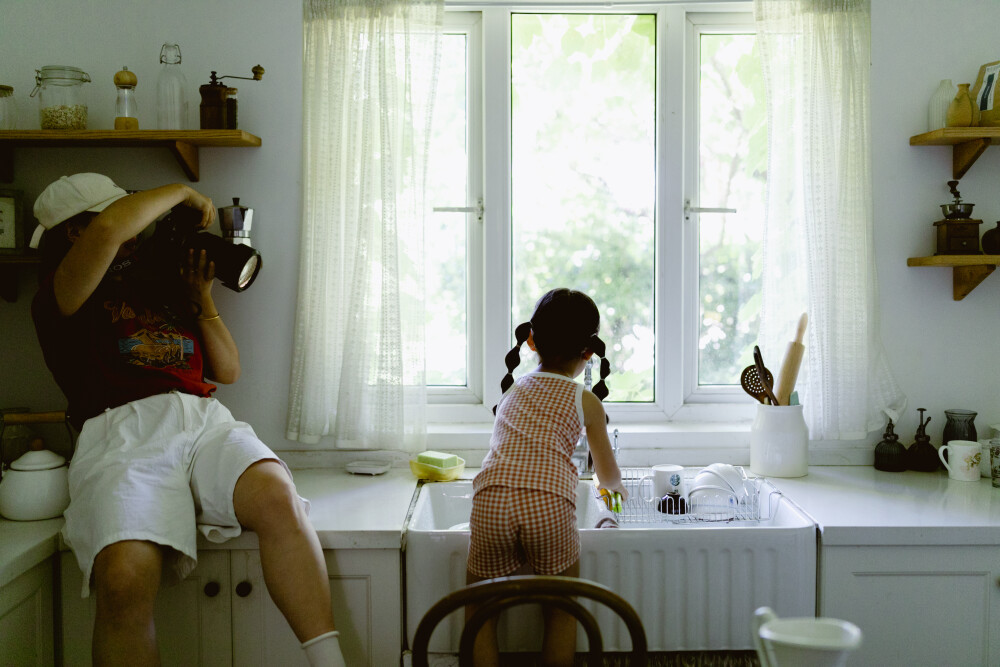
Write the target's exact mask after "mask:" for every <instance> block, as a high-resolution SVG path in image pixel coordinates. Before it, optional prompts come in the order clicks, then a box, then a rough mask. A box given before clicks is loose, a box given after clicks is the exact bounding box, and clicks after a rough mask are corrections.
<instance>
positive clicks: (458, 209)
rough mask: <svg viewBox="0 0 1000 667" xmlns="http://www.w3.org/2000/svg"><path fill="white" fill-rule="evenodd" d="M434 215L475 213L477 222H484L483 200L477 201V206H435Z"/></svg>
mask: <svg viewBox="0 0 1000 667" xmlns="http://www.w3.org/2000/svg"><path fill="white" fill-rule="evenodd" d="M431 210H432V211H433V212H434V213H475V214H476V220H478V221H479V222H482V221H483V212H484V211H485V209H484V208H483V198H482V197H480V198H479V199H477V200H476V205H475V206H435V207H434V208H433V209H431Z"/></svg>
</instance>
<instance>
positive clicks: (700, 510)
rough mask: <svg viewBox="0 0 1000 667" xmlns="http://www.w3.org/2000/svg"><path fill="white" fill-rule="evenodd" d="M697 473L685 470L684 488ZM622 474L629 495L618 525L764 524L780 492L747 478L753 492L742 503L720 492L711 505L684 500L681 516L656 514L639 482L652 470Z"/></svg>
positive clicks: (617, 516) (625, 470) (629, 470)
mask: <svg viewBox="0 0 1000 667" xmlns="http://www.w3.org/2000/svg"><path fill="white" fill-rule="evenodd" d="M700 470H701V469H700V468H691V469H685V470H684V481H685V488H689V487H690V485H691V482H692V480H693V478H694V476H695V475H696V474H697V473H698V472H700ZM740 470H742V468H740ZM621 473H622V484H623V485H624V486H625V489H626V490H627V491H628V496H629V497H628V500H626V501H625V502H624V503H622V511H621V512H615V513H614V515H615V519H616V520H617V521H618V522H619V523H664V522H666V523H694V522H703V521H711V522H720V521H727V522H732V521H743V522H759V521H767V520H768V519H770V518H771V516H772V514H773V510H774V504H775V498H776V497H777V498H780V496H781V492H780V491H778V490H777V489H775V488H774V487H773V486H771V485H770V484H767V485H766V486H765V481H766V480H765V478H763V477H757V476H753V475H748V476H747V478H748V479H749V480H751V482H752V483H753V489H754V491H753V493H750V494H749V495H748V496H747V498H746V499H744V500H742V501H740V500H739V499H737V498H736V496H735V494H733V493H728V492H722V491H721V489H719V493H715V494H713V495H714V498H712V499H711V500H710V501H705V500H698V499H697V498H698V497H699V496H701V495H702V494H695V496H696V500H695V502H693V503H692V502H690V499H689V498H687V497H685V498H684V502H685V510H686V512H685V513H684V514H668V513H666V512H661V511H660V510H658V509H657V507H656V502H646V501H645V500H643V499H642V495H641V494H640V489H639V482H640V480H642V478H643V477H645V476H647V475H652V473H653V470H652V468H622V469H621ZM647 493H648V487H647Z"/></svg>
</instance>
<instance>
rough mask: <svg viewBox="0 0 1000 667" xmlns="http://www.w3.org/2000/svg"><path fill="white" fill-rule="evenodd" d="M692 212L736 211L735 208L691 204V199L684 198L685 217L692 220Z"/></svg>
mask: <svg viewBox="0 0 1000 667" xmlns="http://www.w3.org/2000/svg"><path fill="white" fill-rule="evenodd" d="M692 213H736V209H735V208H701V207H700V206H691V200H690V199H685V200H684V219H685V220H690V219H691V214H692Z"/></svg>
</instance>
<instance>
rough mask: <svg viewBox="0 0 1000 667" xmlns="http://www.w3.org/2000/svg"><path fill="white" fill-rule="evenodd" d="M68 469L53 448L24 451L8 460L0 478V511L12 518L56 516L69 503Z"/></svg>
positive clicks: (35, 518) (23, 519)
mask: <svg viewBox="0 0 1000 667" xmlns="http://www.w3.org/2000/svg"><path fill="white" fill-rule="evenodd" d="M36 442H39V443H40V441H36ZM32 446H33V447H34V446H35V445H34V443H33V444H32ZM68 470H69V469H68V466H67V464H66V459H65V458H63V457H62V456H59V455H58V454H56V453H55V452H50V451H49V450H47V449H32V450H31V451H28V452H25V454H24V455H23V456H21V457H20V458H19V459H17V460H16V461H14V462H13V463H11V464H10V469H9V470H6V471H5V472H4V474H3V479H2V480H0V515H2V516H3V517H4V518H6V519H11V520H12V521H39V520H41V519H53V518H55V517H57V516H59V515H60V514H62V513H63V511H64V510H65V509H66V508H67V507H69V473H68Z"/></svg>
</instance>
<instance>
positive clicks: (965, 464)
mask: <svg viewBox="0 0 1000 667" xmlns="http://www.w3.org/2000/svg"><path fill="white" fill-rule="evenodd" d="M945 450H947V451H948V452H949V454H948V458H949V459H950V460H951V462H950V463H949V462H948V461H946V460H945V458H944V452H945ZM938 458H939V459H941V463H943V464H944V467H945V468H947V469H948V477H950V478H951V479H957V480H960V481H962V482H978V481H979V462H980V461H981V460H982V458H983V448H982V446H981V445H980V444H979V443H978V442H973V441H972V440H952V441H951V442H949V443H948V444H947V445H944V446H943V447H941V448H940V449H938Z"/></svg>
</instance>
